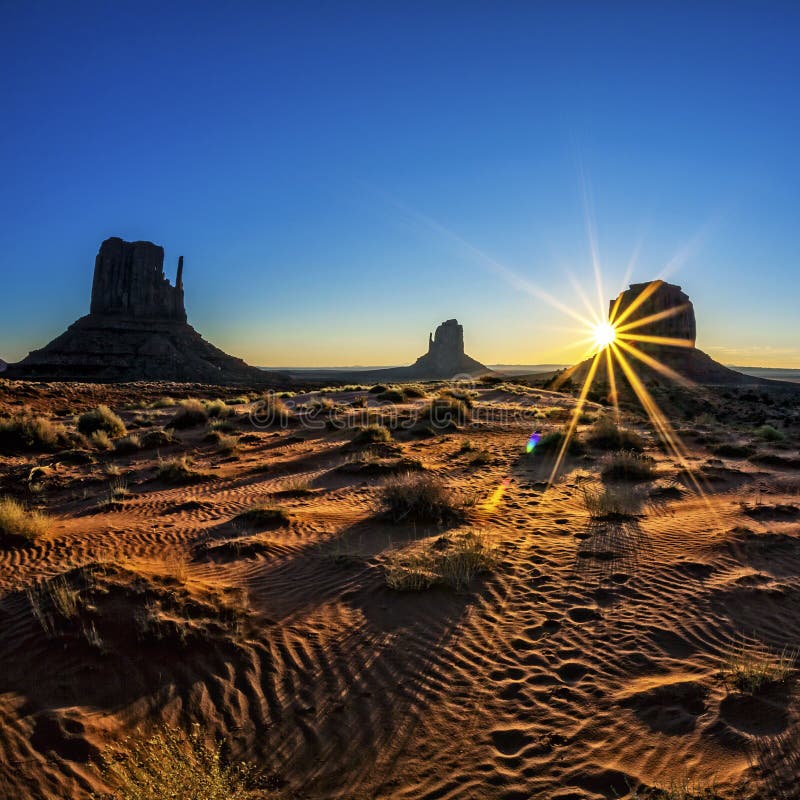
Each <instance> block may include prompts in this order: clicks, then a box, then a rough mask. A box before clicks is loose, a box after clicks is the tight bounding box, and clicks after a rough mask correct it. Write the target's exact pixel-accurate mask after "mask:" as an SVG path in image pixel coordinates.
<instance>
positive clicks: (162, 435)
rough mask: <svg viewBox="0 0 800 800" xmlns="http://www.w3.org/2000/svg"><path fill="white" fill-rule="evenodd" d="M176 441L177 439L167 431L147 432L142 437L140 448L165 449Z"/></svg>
mask: <svg viewBox="0 0 800 800" xmlns="http://www.w3.org/2000/svg"><path fill="white" fill-rule="evenodd" d="M176 441H177V439H176V438H175V437H174V436H173V435H172V434H171V433H170V432H169V431H148V432H147V433H145V434H143V435H142V438H141V446H142V449H150V448H153V447H166V446H167V445H170V444H175V442H176Z"/></svg>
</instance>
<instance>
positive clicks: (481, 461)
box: [469, 450, 494, 467]
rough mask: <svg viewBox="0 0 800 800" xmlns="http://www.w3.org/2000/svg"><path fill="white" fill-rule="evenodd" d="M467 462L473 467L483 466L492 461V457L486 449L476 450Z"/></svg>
mask: <svg viewBox="0 0 800 800" xmlns="http://www.w3.org/2000/svg"><path fill="white" fill-rule="evenodd" d="M469 463H470V464H471V465H472V466H473V467H485V466H486V465H487V464H492V463H494V458H493V456H492V454H491V453H490V452H489V451H488V450H477V451H476V452H475V455H474V456H473V457H472V458H471V459H470V460H469Z"/></svg>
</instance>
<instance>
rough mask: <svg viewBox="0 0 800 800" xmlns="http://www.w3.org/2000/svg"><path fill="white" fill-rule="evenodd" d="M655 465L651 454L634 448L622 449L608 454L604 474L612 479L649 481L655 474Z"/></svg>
mask: <svg viewBox="0 0 800 800" xmlns="http://www.w3.org/2000/svg"><path fill="white" fill-rule="evenodd" d="M655 465H656V462H655V461H654V460H653V459H652V458H650V456H646V455H644V454H643V453H637V452H635V451H633V450H620V451H618V452H616V453H612V454H611V455H609V456H608V458H607V459H606V462H605V464H604V465H603V470H602V474H603V477H604V478H610V479H612V480H614V479H617V480H627V481H649V480H651V479H652V478H653V477H654V476H655Z"/></svg>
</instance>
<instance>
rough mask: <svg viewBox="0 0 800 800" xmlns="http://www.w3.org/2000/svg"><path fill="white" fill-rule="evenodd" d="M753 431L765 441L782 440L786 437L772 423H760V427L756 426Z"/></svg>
mask: <svg viewBox="0 0 800 800" xmlns="http://www.w3.org/2000/svg"><path fill="white" fill-rule="evenodd" d="M754 433H755V435H756V436H758V438H759V439H763V440H764V441H765V442H782V441H783V440H784V439H785V438H786V436H785V435H784V434H783V433H782V432H781V431H779V430H778V429H777V428H775V427H773V426H772V425H762V426H761V427H760V428H756V429H755V431H754Z"/></svg>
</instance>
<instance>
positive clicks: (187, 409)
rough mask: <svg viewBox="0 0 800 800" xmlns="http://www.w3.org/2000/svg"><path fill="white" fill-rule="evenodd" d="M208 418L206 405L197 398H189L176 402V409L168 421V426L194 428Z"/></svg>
mask: <svg viewBox="0 0 800 800" xmlns="http://www.w3.org/2000/svg"><path fill="white" fill-rule="evenodd" d="M207 420H208V411H207V410H206V407H205V406H204V405H203V404H202V403H201V402H200V401H199V400H197V399H195V398H189V399H188V400H181V401H180V403H178V410H177V411H176V412H175V415H174V416H173V417H172V419H171V420H170V421H169V423H168V425H167V427H169V428H194V427H196V426H197V425H203V424H204V423H205V422H206V421H207Z"/></svg>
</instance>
